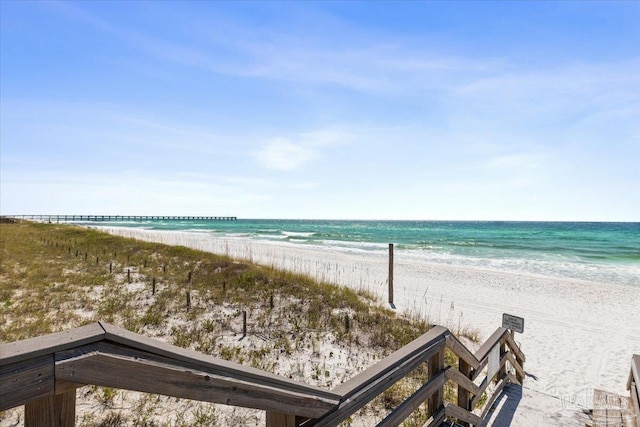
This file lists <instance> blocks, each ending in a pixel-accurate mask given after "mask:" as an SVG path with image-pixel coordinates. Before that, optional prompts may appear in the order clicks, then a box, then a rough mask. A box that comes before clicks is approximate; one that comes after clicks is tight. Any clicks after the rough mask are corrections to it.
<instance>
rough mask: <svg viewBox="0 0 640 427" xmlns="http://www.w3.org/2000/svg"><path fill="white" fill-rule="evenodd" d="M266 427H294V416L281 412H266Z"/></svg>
mask: <svg viewBox="0 0 640 427" xmlns="http://www.w3.org/2000/svg"><path fill="white" fill-rule="evenodd" d="M266 415H267V417H266V418H267V427H296V426H297V425H298V424H296V416H295V415H293V414H283V413H281V412H273V411H267V414H266Z"/></svg>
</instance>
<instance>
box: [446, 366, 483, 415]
mask: <svg viewBox="0 0 640 427" xmlns="http://www.w3.org/2000/svg"><path fill="white" fill-rule="evenodd" d="M458 369H459V372H458V375H456V374H455V373H454V374H452V375H451V377H455V378H454V381H455V382H456V383H457V384H458V406H459V407H461V408H462V409H464V410H466V411H471V410H472V408H471V399H470V398H469V388H472V389H473V390H474V391H475V392H476V393H477V392H478V391H479V390H478V386H476V385H475V384H474V382H473V381H471V380H470V379H469V375H470V374H471V367H470V366H469V364H468V363H467V362H465V361H464V360H462V359H458ZM450 371H453V369H450ZM447 377H448V378H449V376H447ZM474 394H475V393H474ZM461 425H462V426H463V427H468V426H469V423H467V422H465V421H462V422H461Z"/></svg>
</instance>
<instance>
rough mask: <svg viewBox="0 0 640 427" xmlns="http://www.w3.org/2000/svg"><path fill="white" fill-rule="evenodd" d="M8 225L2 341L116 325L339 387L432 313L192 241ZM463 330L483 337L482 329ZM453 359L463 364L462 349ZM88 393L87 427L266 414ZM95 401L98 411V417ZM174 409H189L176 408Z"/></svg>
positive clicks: (421, 373) (386, 400) (2, 238)
mask: <svg viewBox="0 0 640 427" xmlns="http://www.w3.org/2000/svg"><path fill="white" fill-rule="evenodd" d="M0 231H1V233H0V251H1V253H0V256H1V258H0V259H1V262H0V338H1V339H2V341H3V342H10V341H16V340H21V339H25V338H31V337H36V336H40V335H44V334H48V333H52V332H56V331H61V330H67V329H71V328H75V327H79V326H82V325H85V324H89V323H93V322H96V321H105V322H108V323H112V324H114V325H116V326H120V327H123V328H125V329H128V330H131V331H133V332H136V333H140V334H143V335H146V336H149V337H152V338H156V339H159V340H162V341H165V342H169V343H171V344H174V345H177V346H179V347H183V348H189V349H193V350H196V351H199V352H202V353H205V354H209V355H213V356H215V357H219V358H222V359H226V360H230V361H234V362H237V363H240V364H246V365H248V366H249V365H250V366H253V367H256V368H259V369H263V370H267V371H270V372H273V373H276V374H279V375H283V376H285V377H288V378H292V379H295V380H298V381H303V382H306V383H309V384H313V385H318V386H321V387H326V388H332V387H335V386H336V385H338V384H340V383H341V382H343V381H345V380H347V379H349V378H351V377H353V376H354V375H355V374H356V373H358V372H359V371H362V370H364V369H366V368H367V367H369V366H371V365H372V364H373V363H375V362H376V361H378V360H380V359H381V358H383V357H384V356H386V355H388V354H390V353H391V352H393V351H395V350H397V349H398V348H400V347H402V346H403V345H405V344H407V343H409V342H410V341H412V340H413V339H415V338H417V337H418V336H419V335H421V334H423V333H424V332H426V331H427V330H428V329H429V327H430V324H429V321H428V320H427V319H423V318H421V317H419V316H405V315H399V314H397V313H396V312H394V311H392V310H389V309H387V308H385V307H384V306H383V305H382V304H381V303H380V301H379V300H378V299H377V298H376V297H375V296H374V295H373V294H372V293H371V292H369V291H366V290H362V291H354V290H352V289H349V288H346V287H340V286H337V285H335V284H331V283H322V282H318V281H316V280H313V279H312V278H310V277H307V276H304V275H301V274H297V273H292V272H287V271H282V270H277V269H275V268H273V267H270V266H261V265H255V264H251V263H248V262H242V261H238V260H233V259H231V258H229V257H226V256H220V255H214V254H210V253H205V252H201V251H197V250H193V249H188V248H186V247H182V246H167V245H162V244H157V243H148V242H142V241H137V240H133V239H127V238H123V237H116V236H112V235H109V234H106V233H103V232H100V231H97V230H94V229H87V228H81V227H75V226H70V225H58V224H39V223H30V222H18V223H3V224H0ZM154 284H155V286H154ZM187 295H188V297H187ZM244 311H246V313H247V325H246V329H247V333H246V336H245V335H244V332H243V330H244V325H243V316H242V313H243V312H244ZM464 333H465V334H467V335H470V338H471V339H474V340H477V339H478V338H479V336H478V334H477V332H474V331H473V330H465V331H464ZM445 357H446V358H447V362H448V363H451V364H455V363H457V361H456V360H455V356H453V354H452V353H450V352H447V354H446V355H445ZM427 378H428V372H427V368H426V366H422V367H420V368H418V369H416V370H415V371H414V373H413V374H412V375H411V376H408V377H406V378H404V379H403V380H401V381H400V382H398V383H397V384H396V385H394V386H392V387H391V388H389V390H387V391H386V392H385V393H384V394H383V395H382V396H381V397H380V398H378V399H377V400H376V401H374V402H373V403H372V404H371V405H369V406H368V407H367V409H366V411H368V414H372V413H373V414H376V413H379V412H380V411H382V410H384V409H385V408H387V409H388V408H392V407H395V406H397V404H399V402H401V401H402V400H403V399H405V398H406V397H408V396H410V395H411V393H412V392H413V391H415V390H416V389H417V388H418V387H419V386H420V385H421V384H423V383H424V381H425V380H426V379H427ZM82 390H84V391H82V392H79V393H78V397H79V399H81V400H83V401H85V402H87V404H86V405H83V407H86V408H89V409H88V410H87V412H86V413H79V414H78V423H79V425H82V426H98V425H100V426H109V425H158V426H159V425H179V423H180V422H181V421H180V420H182V419H188V420H190V422H189V424H190V425H213V424H217V423H219V424H226V425H232V424H234V423H235V424H246V422H245V421H247V420H249V419H251V420H255V419H256V416H258V417H259V416H260V415H256V411H254V412H253V413H251V412H250V411H246V410H243V411H239V410H237V409H238V408H230V409H228V410H226V411H225V410H224V409H223V407H221V406H216V405H211V404H203V403H201V402H193V401H188V400H177V399H173V398H169V397H163V396H150V395H146V394H144V393H135V392H128V391H123V390H114V389H110V388H105V387H93V386H92V387H85V388H84V389H82ZM450 393H455V391H453V388H452V391H450ZM92 405H93V406H92ZM92 407H93V408H99V409H95V410H96V411H98V413H97V414H93V412H92V411H93V410H92V409H91V408H92ZM168 407H171V408H176V407H177V408H178V409H176V410H175V411H173V415H171V416H169V415H167V408H168ZM366 411H365V412H366ZM94 412H95V411H94ZM257 412H259V411H257ZM176 414H177V415H176ZM180 414H182V415H180ZM421 414H423V415H424V414H426V410H419V411H417V412H416V414H414V416H413V418H411V419H410V420H408V421H407V423H408V424H406V425H413V424H412V423H414V424H415V425H422V424H420V423H419V421H420V420H423V422H422V423H424V419H426V415H424V417H423V416H422V415H421ZM20 416H21V415H20V414H19V413H18V412H16V410H11V411H7V412H6V413H0V421H2V420H3V419H8V418H11V419H12V420H16V419H18V418H20ZM178 416H181V417H183V418H180V419H178V418H176V417H178ZM238 420H239V421H238ZM412 420H413V421H412ZM236 421H237V422H236ZM252 423H253V424H255V422H254V421H252ZM348 424H349V421H347V422H345V425H348Z"/></svg>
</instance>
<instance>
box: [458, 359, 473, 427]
mask: <svg viewBox="0 0 640 427" xmlns="http://www.w3.org/2000/svg"><path fill="white" fill-rule="evenodd" d="M458 371H460V373H461V374H462V375H464V376H465V377H467V378H469V379H471V378H470V376H471V366H469V364H468V363H467V362H465V361H464V360H462V358H459V359H458ZM458 406H459V407H461V408H462V409H465V410H467V411H469V412H471V399H470V398H469V392H468V391H467V389H466V388H464V387H462V386H461V385H458ZM458 424H460V425H461V426H463V427H469V423H467V422H465V421H460V420H458Z"/></svg>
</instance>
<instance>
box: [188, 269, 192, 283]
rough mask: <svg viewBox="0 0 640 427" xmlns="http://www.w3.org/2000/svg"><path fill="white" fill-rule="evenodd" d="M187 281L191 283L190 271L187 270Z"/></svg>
mask: <svg viewBox="0 0 640 427" xmlns="http://www.w3.org/2000/svg"><path fill="white" fill-rule="evenodd" d="M187 282H189V283H191V271H190V272H189V277H187Z"/></svg>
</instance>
